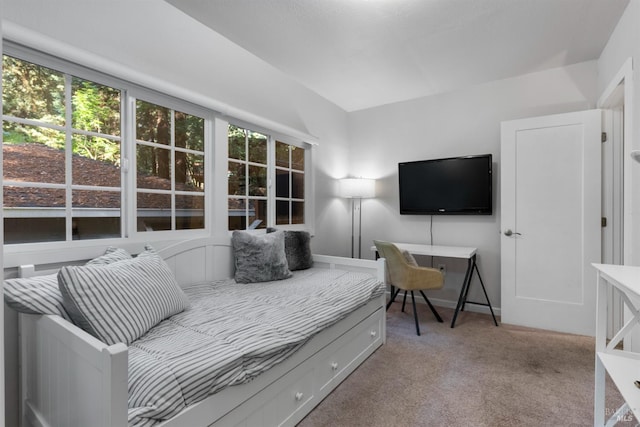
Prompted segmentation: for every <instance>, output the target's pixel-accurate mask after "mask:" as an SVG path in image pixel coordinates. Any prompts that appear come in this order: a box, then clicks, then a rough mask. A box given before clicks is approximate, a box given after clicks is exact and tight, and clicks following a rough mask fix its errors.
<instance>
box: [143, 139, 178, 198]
mask: <svg viewBox="0 0 640 427" xmlns="http://www.w3.org/2000/svg"><path fill="white" fill-rule="evenodd" d="M170 162H171V151H170V150H168V149H164V148H156V147H149V146H146V145H140V144H138V146H137V147H136V169H137V171H138V188H153V189H162V190H170V189H171V166H170V165H171V163H170Z"/></svg>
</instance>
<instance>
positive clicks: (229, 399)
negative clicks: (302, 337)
mask: <svg viewBox="0 0 640 427" xmlns="http://www.w3.org/2000/svg"><path fill="white" fill-rule="evenodd" d="M230 252H231V249H230V248H229V245H228V244H227V245H224V244H216V243H215V242H213V241H212V240H210V239H198V240H193V241H187V242H182V243H180V244H176V245H173V246H169V247H167V248H165V249H163V250H161V251H160V255H161V256H162V257H163V258H164V259H165V261H166V262H167V264H168V265H169V266H170V267H171V269H172V271H173V272H174V274H175V276H176V279H177V281H178V283H179V284H180V285H181V286H183V287H186V286H189V285H191V284H194V283H199V282H203V281H211V280H213V279H216V278H220V272H216V271H213V270H214V268H213V264H214V263H212V262H210V261H209V262H207V260H211V259H214V257H218V258H222V259H227V260H228V259H229V258H230V255H229V254H230ZM313 260H314V267H322V268H330V269H332V268H337V269H341V270H349V271H364V272H370V273H371V274H372V275H374V276H375V277H376V278H377V279H378V280H380V281H382V282H384V278H385V273H384V260H378V261H370V260H354V259H350V258H340V257H330V256H321V255H314V257H313ZM34 270H37V269H34V268H33V266H24V267H22V268H21V269H20V271H21V272H22V273H21V274H23V275H28V274H33V271H34ZM48 272H50V271H39V274H46V273H48ZM226 274H228V273H226ZM384 308H385V297H384V295H381V296H379V297H376V298H375V299H374V300H371V301H370V302H368V303H367V304H366V305H364V306H361V307H360V308H358V309H357V310H356V311H354V312H352V313H351V314H350V315H348V316H347V317H346V318H344V319H342V320H340V321H339V322H338V323H335V324H333V325H332V326H330V327H328V328H327V329H324V330H323V331H322V332H320V333H318V334H317V335H315V336H314V337H313V338H312V339H311V340H310V341H308V342H307V343H306V344H304V346H302V347H301V348H300V349H299V350H298V351H296V352H295V353H294V354H293V355H291V356H290V357H288V358H287V359H286V360H285V361H283V362H282V363H280V364H277V365H275V366H274V367H272V368H271V369H269V370H268V371H266V372H264V373H262V374H260V375H259V376H257V377H256V378H255V379H254V380H252V381H251V382H248V383H245V384H240V385H235V386H230V387H227V388H224V389H223V390H221V391H219V392H217V393H215V394H213V395H211V396H209V397H207V398H206V399H205V400H203V401H200V402H198V403H196V404H194V405H191V406H188V407H187V408H186V409H185V410H183V411H182V412H180V413H179V414H178V415H177V416H174V417H173V418H171V419H169V420H166V421H164V422H162V423H161V424H159V425H161V426H164V427H169V426H194V427H195V426H209V425H214V426H275V425H295V424H296V423H297V422H299V421H300V420H301V419H302V418H303V417H304V416H305V415H306V414H308V413H309V412H310V411H311V410H312V409H313V408H314V407H315V406H316V405H317V404H318V403H319V402H320V401H321V400H322V399H323V398H324V397H326V396H327V395H328V394H329V393H330V392H331V391H332V390H333V389H334V388H335V387H337V386H338V384H339V383H340V382H341V381H343V380H344V379H345V378H346V377H347V376H348V375H349V374H350V373H351V372H353V371H354V370H355V369H356V368H357V367H358V366H359V365H360V364H361V363H362V362H363V361H364V360H365V359H366V358H367V357H368V356H369V355H371V354H372V353H373V352H374V351H375V350H376V349H377V348H378V347H379V346H381V345H382V344H383V343H384V341H385V309H384ZM19 324H20V352H21V356H20V359H21V395H22V405H23V407H22V423H23V425H33V426H52V427H55V426H69V427H73V426H78V427H84V426H104V427H107V426H122V427H124V426H126V425H127V410H128V405H127V397H128V393H127V381H128V378H127V353H128V349H127V346H125V345H124V344H121V343H118V344H114V345H110V346H108V345H106V344H104V343H102V342H101V341H99V340H97V339H96V338H94V337H93V336H91V335H89V334H88V333H86V332H85V331H83V330H81V329H79V328H78V327H76V326H75V325H73V324H72V323H70V322H68V321H66V320H64V319H63V318H61V317H59V316H55V315H28V314H20V319H19Z"/></svg>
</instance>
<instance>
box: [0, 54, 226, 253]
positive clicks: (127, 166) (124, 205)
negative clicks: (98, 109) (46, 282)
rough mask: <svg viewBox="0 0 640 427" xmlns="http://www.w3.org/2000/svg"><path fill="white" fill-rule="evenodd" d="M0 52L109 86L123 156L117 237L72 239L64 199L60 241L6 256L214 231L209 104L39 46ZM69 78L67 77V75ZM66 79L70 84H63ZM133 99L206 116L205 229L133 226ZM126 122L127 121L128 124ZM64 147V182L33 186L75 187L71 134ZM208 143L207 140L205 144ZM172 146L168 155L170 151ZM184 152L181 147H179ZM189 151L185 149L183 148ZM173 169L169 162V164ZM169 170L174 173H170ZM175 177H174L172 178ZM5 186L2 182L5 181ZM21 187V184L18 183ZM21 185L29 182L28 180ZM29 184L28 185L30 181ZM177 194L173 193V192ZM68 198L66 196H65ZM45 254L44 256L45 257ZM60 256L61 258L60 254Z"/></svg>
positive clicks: (19, 246) (11, 247)
mask: <svg viewBox="0 0 640 427" xmlns="http://www.w3.org/2000/svg"><path fill="white" fill-rule="evenodd" d="M3 54H5V55H9V56H13V57H16V58H18V59H22V60H25V61H28V62H31V63H34V64H37V65H40V66H43V67H47V68H51V69H54V70H56V71H60V72H61V73H63V74H65V75H67V76H73V77H78V78H81V79H84V80H89V81H92V82H95V83H98V84H101V85H105V86H109V87H112V88H115V89H118V90H120V91H121V129H120V136H119V137H116V136H113V135H108V136H107V137H108V138H109V139H112V140H114V141H116V140H117V141H119V142H120V143H121V147H120V148H121V151H120V159H121V168H120V169H121V187H119V188H116V187H114V188H113V189H114V190H117V191H119V192H120V193H121V209H120V216H121V221H120V227H121V237H117V238H104V239H86V240H73V239H72V238H71V237H70V236H69V234H70V233H72V227H71V222H72V221H73V216H72V215H71V213H72V209H73V208H72V206H71V204H70V200H67V201H66V202H67V203H66V207H65V223H66V230H65V233H66V239H67V240H64V241H52V242H49V241H46V242H33V243H15V244H8V243H7V244H4V251H5V253H6V254H9V255H10V256H11V255H12V254H15V255H18V254H22V253H39V252H44V253H46V252H48V251H54V252H55V251H60V250H61V249H64V250H65V251H67V253H68V251H69V250H70V249H72V248H83V250H84V249H86V248H102V249H103V248H104V247H106V246H109V245H115V246H123V245H127V244H131V243H133V244H135V243H140V242H150V243H153V242H164V241H177V240H185V239H193V238H199V237H206V236H210V235H211V234H212V230H213V216H212V214H211V213H210V212H209V209H211V205H212V204H213V191H212V190H211V186H212V177H213V175H215V169H214V168H215V159H214V158H213V155H214V150H213V147H212V146H214V145H215V140H213V139H212V136H213V135H214V134H213V132H212V130H211V129H212V127H213V121H214V119H215V115H216V112H214V111H211V110H209V109H207V108H204V107H201V106H198V105H194V104H192V103H190V102H188V101H184V100H180V99H177V98H175V97H173V96H170V95H165V94H161V93H158V92H156V91H154V90H151V89H148V88H144V87H140V86H138V85H136V84H135V83H131V82H127V81H123V80H120V79H118V78H116V77H112V76H109V75H105V74H103V73H101V72H99V71H95V70H91V69H88V68H86V67H83V66H80V65H77V64H74V63H72V62H68V61H66V60H64V59H60V58H56V57H54V56H51V55H48V54H45V53H42V52H40V51H37V50H33V49H30V48H27V47H24V46H21V45H17V44H15V43H11V42H8V43H5V46H4V49H3ZM66 78H67V79H69V77H66ZM67 83H68V82H67ZM65 90H66V91H67V93H66V94H65V97H66V99H71V98H70V95H69V91H70V90H71V88H70V85H68V84H66V85H65ZM136 99H142V100H144V101H148V102H152V103H155V104H158V105H162V106H167V108H170V109H172V110H174V111H175V110H177V111H180V112H184V113H186V114H191V115H195V116H199V117H202V118H204V122H205V147H204V156H205V165H206V164H209V163H211V164H212V165H213V166H214V168H210V167H208V166H205V168H206V173H205V192H204V197H205V219H204V221H205V226H204V228H203V229H194V230H167V231H153V232H138V231H137V227H136V207H135V198H136V194H137V191H136V169H135V158H136V157H135V148H136V143H135V139H134V138H135V101H136ZM66 114H67V116H68V115H70V110H69V109H68V110H67V111H66ZM65 119H66V120H65V126H58V125H54V124H51V123H44V122H40V121H38V120H30V119H22V118H13V117H11V118H10V120H12V121H17V122H24V124H29V125H35V126H41V127H46V128H52V129H56V130H59V131H61V132H65V131H67V130H69V129H71V126H72V121H71V120H70V118H69V117H65ZM127 124H129V125H127ZM73 133H74V134H75V133H78V134H85V135H89V136H101V137H104V136H103V135H101V134H98V133H95V132H88V131H78V132H75V131H74V132H73ZM66 135H67V136H66V138H67V141H66V146H65V156H66V159H65V162H66V168H65V169H66V172H65V173H66V182H65V183H61V184H53V183H34V184H35V186H37V187H41V188H60V189H66V188H67V187H69V186H71V185H73V184H72V181H71V180H70V178H71V177H70V174H71V168H70V167H69V163H70V162H71V159H72V156H71V151H70V150H69V147H70V145H71V139H70V136H69V135H70V134H69V133H67V134H66ZM123 141H129V143H128V144H124V145H123V144H122V142H123ZM207 142H208V143H207ZM173 149H174V148H172V153H173ZM181 151H183V150H181ZM187 151H188V150H187ZM172 170H173V166H172ZM172 173H173V172H172ZM172 181H173V180H172ZM7 184H11V182H7ZM3 185H4V182H3ZM18 185H19V186H22V185H21V184H18ZM24 186H27V185H26V184H25V185H24ZM28 186H31V185H28ZM80 187H82V186H78V185H73V188H74V189H82V188H80ZM87 188H92V189H95V187H91V186H87ZM100 189H101V190H105V191H110V190H112V188H110V187H109V188H106V187H104V188H103V187H101V188H100ZM174 194H175V193H174ZM69 197H71V195H70V194H68V195H67V198H69ZM45 258H46V256H45ZM63 258H64V257H63Z"/></svg>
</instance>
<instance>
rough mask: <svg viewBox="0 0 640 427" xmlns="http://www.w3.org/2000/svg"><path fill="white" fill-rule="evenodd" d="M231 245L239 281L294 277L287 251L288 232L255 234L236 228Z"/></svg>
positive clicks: (263, 280)
mask: <svg viewBox="0 0 640 427" xmlns="http://www.w3.org/2000/svg"><path fill="white" fill-rule="evenodd" d="M231 244H232V246H233V256H234V259H235V265H236V273H235V279H236V282H238V283H255V282H269V281H271V280H282V279H286V278H289V277H291V271H289V264H288V263H287V257H286V256H285V252H284V232H282V231H278V232H275V233H270V234H252V233H248V232H246V231H239V230H236V231H234V232H233V235H232V236H231Z"/></svg>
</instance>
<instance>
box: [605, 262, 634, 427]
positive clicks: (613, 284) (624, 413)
mask: <svg viewBox="0 0 640 427" xmlns="http://www.w3.org/2000/svg"><path fill="white" fill-rule="evenodd" d="M593 266H594V267H595V268H596V270H598V296H597V314H596V367H595V400H594V409H593V414H594V415H593V425H594V426H613V425H615V424H616V423H617V422H619V421H622V420H624V419H626V417H628V415H629V411H631V412H632V413H633V414H634V415H635V417H636V419H638V420H640V388H638V387H636V385H635V384H634V381H636V380H640V353H636V352H632V351H628V350H623V349H618V348H617V347H618V344H620V343H621V342H622V340H623V339H624V338H625V337H627V336H628V335H629V334H630V333H631V331H632V330H633V328H634V327H635V326H636V325H637V324H638V323H640V310H639V309H638V308H637V307H636V306H637V305H640V304H638V301H640V267H631V266H624V265H607V264H593ZM610 288H613V289H614V290H615V292H616V293H619V294H620V295H621V296H622V299H623V301H624V304H625V305H626V306H627V308H628V309H629V312H630V313H631V315H630V316H629V319H628V321H627V322H626V323H625V324H624V325H623V326H622V328H620V330H618V331H617V332H616V333H615V335H614V336H613V338H611V340H610V341H609V342H608V343H607V306H608V304H607V294H608V290H609V289H610ZM607 373H608V374H609V376H610V377H611V379H612V380H613V382H614V384H615V385H616V387H617V388H618V390H619V391H620V394H621V395H622V397H623V398H624V400H625V404H624V405H622V406H621V407H620V408H618V409H617V410H616V411H611V410H609V408H605V374H607ZM605 415H606V416H607V417H608V418H607V419H605Z"/></svg>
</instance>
